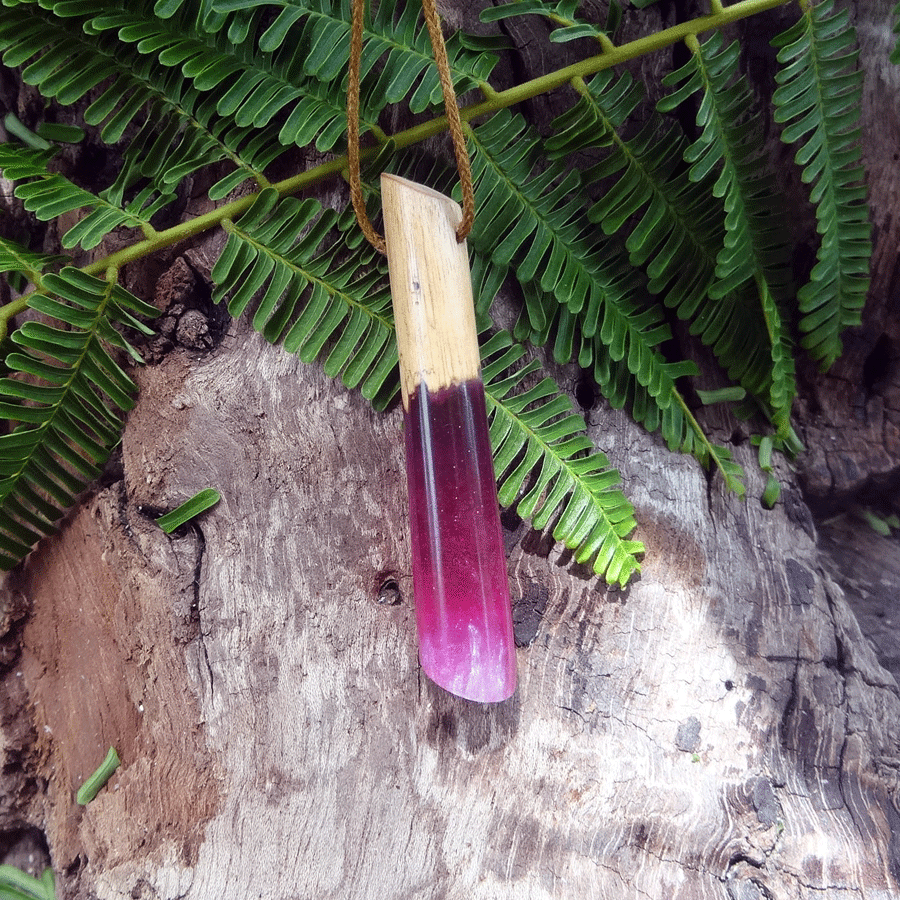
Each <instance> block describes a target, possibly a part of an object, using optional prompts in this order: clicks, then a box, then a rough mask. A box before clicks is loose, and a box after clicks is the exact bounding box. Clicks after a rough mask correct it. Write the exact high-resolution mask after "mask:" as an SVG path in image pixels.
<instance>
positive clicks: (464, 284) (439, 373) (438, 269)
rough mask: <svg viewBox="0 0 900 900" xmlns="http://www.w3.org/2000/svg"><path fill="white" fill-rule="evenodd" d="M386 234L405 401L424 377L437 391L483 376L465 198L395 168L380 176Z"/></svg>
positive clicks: (405, 403)
mask: <svg viewBox="0 0 900 900" xmlns="http://www.w3.org/2000/svg"><path fill="white" fill-rule="evenodd" d="M381 195H382V204H383V208H384V237H385V242H386V244H387V257H388V268H389V271H390V278H391V297H392V299H393V303H394V321H395V322H396V325H397V347H398V349H399V353H400V383H401V389H402V393H403V403H404V405H405V406H408V404H409V398H410V397H411V396H412V394H413V393H414V392H415V390H416V388H417V387H418V385H419V384H424V385H426V386H427V388H428V390H430V391H437V390H439V389H440V388H442V387H449V386H450V385H451V384H459V383H461V382H463V381H470V380H472V379H475V378H478V377H479V375H480V372H481V357H480V355H479V353H478V332H477V329H476V327H475V310H474V306H473V303H472V278H471V274H470V272H469V254H468V251H467V249H466V243H465V241H463V242H462V243H460V242H459V241H457V238H456V228H457V226H458V225H459V223H460V222H461V221H462V211H461V210H460V207H459V204H458V203H455V202H454V201H453V200H451V199H450V198H449V197H445V196H444V195H443V194H440V193H438V192H437V191H433V190H431V189H430V188H428V187H425V186H424V185H421V184H416V183H415V182H412V181H408V180H407V179H405V178H399V177H397V176H396V175H382V176H381Z"/></svg>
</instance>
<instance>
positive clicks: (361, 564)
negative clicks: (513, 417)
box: [17, 328, 900, 900]
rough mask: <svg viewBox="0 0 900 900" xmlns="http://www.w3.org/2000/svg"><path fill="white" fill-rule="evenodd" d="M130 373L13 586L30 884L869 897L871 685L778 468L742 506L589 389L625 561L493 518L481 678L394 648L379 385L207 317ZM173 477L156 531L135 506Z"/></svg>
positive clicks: (239, 890) (876, 849)
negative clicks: (61, 510) (24, 616)
mask: <svg viewBox="0 0 900 900" xmlns="http://www.w3.org/2000/svg"><path fill="white" fill-rule="evenodd" d="M142 382H143V384H142V393H141V398H140V401H139V404H138V407H137V409H136V410H135V412H134V413H133V415H132V417H131V418H130V420H129V426H128V429H127V431H126V436H125V444H124V470H125V471H124V476H125V477H124V482H123V483H122V484H120V485H114V486H113V487H111V488H109V489H107V490H106V491H105V492H104V493H102V494H101V495H100V496H99V497H97V498H96V499H95V500H94V501H92V502H90V503H89V504H88V505H87V506H86V507H85V508H84V509H82V510H81V511H80V512H79V513H78V514H77V515H76V516H75V517H74V519H73V521H72V523H71V524H70V527H69V530H68V531H67V532H66V533H65V534H63V535H62V536H61V538H60V539H58V540H57V541H55V542H53V543H52V544H50V545H49V546H48V547H47V548H46V549H45V550H43V551H42V552H40V553H39V554H37V555H36V556H35V557H34V558H33V560H32V563H31V564H30V565H29V566H28V567H27V568H26V570H25V573H24V575H23V576H22V577H21V578H20V579H19V581H18V583H17V587H18V589H20V590H23V591H25V592H27V594H28V596H29V597H30V598H31V600H32V602H33V604H34V612H33V618H32V621H31V622H30V623H29V624H28V626H26V632H25V637H26V639H25V641H24V646H25V648H26V651H25V656H24V658H23V661H22V664H21V668H20V671H22V672H23V673H24V674H23V677H24V680H25V687H26V689H27V691H28V692H29V696H30V697H31V703H32V705H31V706H30V707H29V710H30V714H32V715H33V716H34V721H35V726H36V727H37V728H38V730H39V731H40V732H41V733H40V737H39V747H40V752H41V754H43V755H44V757H45V758H46V759H47V760H49V761H52V771H53V773H54V774H53V777H52V778H51V780H50V783H49V784H48V786H47V791H46V794H45V796H44V797H43V798H42V799H36V800H35V804H36V806H35V816H37V815H39V814H42V815H44V816H45V818H46V821H47V824H48V829H47V834H48V840H49V842H50V847H51V850H52V852H53V854H54V862H55V864H56V865H57V868H58V870H59V871H60V872H61V873H63V874H62V875H61V882H62V884H63V885H65V886H66V887H65V891H64V894H63V896H65V897H70V898H79V900H81V898H85V900H86V898H89V897H93V896H96V897H99V898H101V900H111V898H120V897H129V896H132V897H148V898H149V897H154V898H157V897H158V898H165V900H175V898H184V900H206V898H210V897H219V896H234V897H253V898H266V900H282V898H284V900H288V898H348V897H353V898H360V900H366V898H373V900H375V898H377V900H386V898H397V900H401V898H402V900H408V898H423V900H424V898H457V897H458V898H463V897H465V898H477V900H481V898H483V900H494V898H498V897H510V898H567V897H598V898H611V897H651V898H663V897H664V898H673V900H675V898H690V900H700V898H727V897H731V898H763V897H773V898H779V900H782V898H794V897H797V898H813V897H823V896H825V897H828V898H829V900H831V898H835V900H844V898H847V900H849V898H851V897H852V898H859V897H866V898H878V900H881V898H888V897H893V896H896V894H895V891H896V889H897V882H896V880H895V877H896V876H895V874H893V873H895V872H896V870H897V864H898V859H897V847H896V836H895V835H896V826H897V824H898V815H897V812H896V788H897V772H898V766H900V759H898V752H897V746H898V722H900V702H898V693H897V685H896V683H895V682H894V681H893V679H892V678H891V677H890V676H889V675H888V674H887V673H886V672H885V671H884V670H883V669H881V668H880V667H879V666H878V664H877V662H876V661H875V659H874V656H873V654H872V652H871V650H870V648H869V647H868V645H867V643H866V641H865V640H864V639H863V638H862V636H861V634H860V633H859V630H858V628H857V626H856V623H855V620H854V619H853V618H852V616H851V615H850V614H849V612H848V609H847V607H846V605H845V603H844V600H843V598H842V596H841V591H840V589H839V588H838V587H837V586H836V585H835V584H834V583H833V582H832V581H830V580H829V579H828V578H826V577H825V576H824V575H823V572H822V570H821V567H820V565H819V562H818V559H817V548H816V543H815V540H814V536H815V532H814V530H813V528H812V526H811V523H810V521H809V520H808V518H807V514H806V512H805V508H804V507H803V506H802V504H801V503H800V502H799V500H798V499H797V497H796V495H795V494H794V493H790V494H789V496H788V498H787V500H786V503H785V504H784V505H783V506H779V507H778V508H776V510H775V511H773V512H771V513H769V512H765V511H764V510H762V509H761V508H760V507H759V506H758V504H755V503H752V502H751V503H742V502H740V501H738V500H737V499H736V498H734V497H732V496H727V495H725V494H723V492H722V489H721V487H720V486H719V485H718V484H713V485H712V486H708V485H707V480H706V477H705V475H704V473H703V472H702V471H701V470H700V469H699V467H698V466H697V464H696V463H694V462H693V461H692V460H690V459H685V458H680V457H674V456H672V455H671V454H669V453H668V452H667V451H666V450H665V449H664V448H663V447H662V446H661V445H660V444H659V443H658V442H657V441H656V440H655V439H653V438H652V437H649V436H647V435H645V434H643V433H642V432H641V431H640V430H639V429H637V428H636V427H635V426H633V425H632V424H630V423H628V422H627V421H626V420H625V418H624V417H623V416H621V415H619V414H617V413H611V412H608V411H606V412H604V411H602V410H595V411H594V413H593V415H594V416H595V418H596V424H595V427H594V429H593V433H594V435H595V437H596V438H597V440H598V441H601V442H602V444H603V445H604V446H605V447H606V448H607V449H608V450H609V452H610V455H611V457H612V460H613V462H614V463H615V464H616V465H618V466H620V467H621V469H622V471H623V473H624V475H625V478H626V480H627V490H628V492H629V493H630V496H632V497H633V499H634V500H635V503H636V506H637V517H638V519H639V521H640V522H641V528H640V532H639V535H638V536H639V537H640V538H642V539H643V540H644V541H645V543H646V544H647V548H648V555H647V560H646V563H645V567H644V573H643V576H642V578H641V579H640V581H639V582H638V583H636V584H634V585H633V586H632V587H631V588H630V589H628V590H627V591H624V592H614V591H607V590H606V589H605V588H604V587H603V586H602V585H601V584H599V583H598V582H597V581H596V579H594V578H591V577H588V576H587V574H586V572H585V571H584V570H583V569H581V568H580V567H577V566H572V565H571V564H570V563H568V562H567V561H566V560H567V554H565V555H561V554H560V553H559V551H558V549H557V548H553V549H549V552H548V548H549V543H548V541H547V540H546V538H545V537H541V536H539V535H535V534H533V533H531V532H529V531H528V530H527V529H526V528H524V527H520V528H518V529H514V530H511V531H509V532H508V535H507V536H508V538H509V542H510V555H509V570H510V575H511V579H512V593H513V596H514V598H515V600H516V601H517V606H516V619H517V628H518V634H519V638H520V641H521V642H522V643H524V644H527V646H523V647H521V648H520V649H519V651H518V656H519V674H520V686H519V689H518V691H517V693H516V695H515V696H514V697H513V698H512V699H511V700H510V701H508V702H506V703H504V704H499V705H496V706H489V707H481V706H478V705H473V704H469V703H466V702H465V701H461V700H458V699H456V698H453V697H451V696H450V695H447V694H445V693H443V692H442V691H440V690H439V689H437V688H434V687H433V686H431V685H430V684H429V683H428V682H427V680H426V679H425V678H424V677H423V676H422V675H421V674H420V672H419V670H418V665H417V662H416V657H415V640H414V623H413V617H412V610H411V609H410V607H409V597H410V595H411V591H410V587H411V586H410V579H409V575H408V572H409V562H408V548H407V541H406V525H405V516H404V507H405V496H404V488H403V479H402V472H403V460H402V446H401V443H402V442H401V415H400V412H399V410H395V411H394V412H393V413H392V414H390V415H387V416H379V415H376V414H374V413H373V412H372V411H371V410H370V409H369V408H368V407H367V406H366V404H365V403H364V402H363V401H362V400H361V399H360V398H359V397H357V396H356V395H354V394H352V393H348V392H346V391H345V390H344V389H343V388H341V387H340V386H339V385H336V384H334V383H332V382H331V381H329V380H328V379H327V378H325V377H324V376H323V375H322V374H321V372H320V371H319V370H318V368H317V367H303V366H302V365H301V364H300V363H299V362H298V361H296V360H295V359H293V358H291V357H288V356H287V355H285V354H283V353H282V352H281V351H279V350H278V349H277V348H272V347H270V346H268V345H266V344H265V343H264V342H263V341H262V340H261V339H259V338H258V337H256V336H254V335H251V334H247V333H245V332H244V331H243V330H242V329H240V328H238V329H236V330H235V331H234V332H233V333H232V334H231V335H229V336H228V337H227V338H226V340H225V342H224V343H223V344H222V345H221V347H220V348H219V349H218V350H217V351H215V352H214V353H213V354H211V355H209V356H207V357H200V358H196V357H194V358H191V357H189V356H188V355H187V354H184V355H180V354H174V355H172V356H170V357H168V358H167V359H166V360H165V361H164V362H163V363H162V364H161V365H160V366H158V367H156V368H153V369H149V370H147V371H146V372H144V373H143V374H142ZM205 486H215V487H217V488H218V489H219V490H220V491H221V492H222V494H223V500H222V502H221V504H220V505H219V506H218V507H217V508H216V509H215V510H214V511H212V512H211V513H209V514H207V515H206V516H204V517H203V518H202V519H201V520H200V521H199V523H198V525H197V527H196V528H195V529H192V530H189V531H188V532H187V533H185V534H184V535H182V536H174V537H171V538H169V537H166V536H165V535H164V534H163V533H162V532H161V531H159V529H158V528H156V526H155V525H153V524H152V523H151V521H149V520H148V518H147V517H146V513H147V511H148V510H149V509H150V508H160V507H166V508H168V507H171V506H174V505H175V504H176V503H178V502H180V501H181V500H183V499H184V498H185V497H187V496H189V495H191V494H192V493H193V492H194V491H196V490H198V489H200V488H202V487H205ZM141 510H144V513H145V514H142V512H141ZM390 580H395V581H396V582H397V584H398V586H399V588H400V596H401V602H400V603H399V604H397V605H390V604H379V603H378V602H377V599H378V597H379V594H380V589H381V587H382V585H383V584H384V582H385V581H390ZM382 596H387V597H388V598H390V597H391V596H392V595H391V593H390V592H389V591H388V593H387V594H386V595H382ZM86 604H89V606H87V608H85V605H86ZM83 610H85V614H89V615H90V620H91V621H92V622H93V623H94V624H95V625H97V624H98V623H99V625H100V627H101V631H100V633H98V634H97V636H96V639H95V640H94V641H93V642H91V643H90V644H89V646H88V647H87V648H86V649H84V648H82V650H79V643H78V642H79V641H81V640H83V639H84V635H85V633H86V632H87V627H86V626H83V627H82V628H81V629H80V630H79V629H74V630H72V631H70V630H69V629H71V628H72V627H73V626H72V623H74V622H76V621H78V619H79V616H80V615H82V611H83ZM65 623H69V624H65ZM79 654H80V655H79ZM85 654H87V658H85ZM64 685H65V686H66V688H65V689H66V690H67V691H69V699H71V696H72V695H73V694H75V695H78V696H80V697H81V698H82V701H83V702H82V703H81V706H80V708H79V709H78V714H77V715H74V714H73V713H72V710H71V709H69V707H68V706H67V704H66V703H64V702H62V699H60V701H59V702H56V703H54V702H52V701H53V698H54V697H57V696H59V695H60V691H61V690H63V686H64ZM111 743H112V744H116V745H117V746H118V747H119V748H120V751H121V755H122V758H123V766H122V768H121V769H120V771H119V773H118V774H117V775H116V776H115V777H114V778H113V780H112V781H111V782H110V785H109V786H108V788H107V789H106V790H105V791H104V792H102V793H101V795H100V796H99V797H98V799H97V800H96V801H95V802H94V803H93V804H91V806H89V807H88V808H87V809H86V810H81V809H79V808H76V807H75V806H74V788H75V787H76V786H77V784H76V783H75V782H76V781H77V779H78V777H79V776H80V777H83V776H84V775H85V774H87V773H88V772H89V771H90V768H92V766H89V763H88V761H89V760H91V761H92V760H93V759H94V757H95V756H98V757H99V758H102V753H103V752H105V749H106V746H108V745H109V744H111ZM99 758H98V761H99ZM42 804H43V805H42ZM67 869H68V871H69V874H68V875H66V874H65V873H66V870H67Z"/></svg>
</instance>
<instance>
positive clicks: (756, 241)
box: [658, 34, 796, 432]
mask: <svg viewBox="0 0 900 900" xmlns="http://www.w3.org/2000/svg"><path fill="white" fill-rule="evenodd" d="M688 43H689V45H690V47H691V50H692V54H691V59H690V61H689V62H688V63H687V64H686V65H684V66H683V67H682V68H681V69H679V70H678V71H676V72H673V73H671V75H667V76H666V78H664V79H663V82H664V84H667V85H669V86H671V85H679V87H678V89H677V90H676V91H674V92H673V93H672V94H670V95H669V96H668V97H665V98H663V100H661V101H660V102H659V104H658V107H659V109H660V110H661V111H667V110H671V109H674V108H675V107H676V106H678V105H679V104H680V103H681V102H682V101H683V100H685V99H686V98H687V97H689V96H691V95H692V94H694V93H695V92H697V91H702V92H703V96H702V100H701V103H700V107H699V109H698V111H697V125H698V126H699V127H700V129H701V133H700V137H699V138H698V139H697V140H696V141H695V142H694V143H693V144H691V145H690V146H689V147H688V148H687V150H686V152H685V154H684V158H685V161H686V162H687V163H689V165H690V167H691V168H690V170H689V177H690V178H691V180H693V181H702V180H704V179H705V178H707V176H709V175H710V174H711V173H715V172H717V173H718V177H717V178H716V181H715V184H714V185H713V193H714V194H715V195H716V196H717V197H722V198H723V201H724V205H725V229H726V234H725V242H724V244H723V246H722V249H721V250H720V251H719V254H718V256H717V258H716V272H715V276H716V280H715V282H714V283H713V285H712V286H711V288H710V290H709V295H710V297H712V298H713V299H717V298H721V297H724V296H726V295H727V294H729V293H731V292H733V291H737V290H740V289H741V288H742V287H744V286H745V285H747V284H748V283H751V284H752V283H754V282H755V284H756V286H757V289H758V292H759V303H760V307H761V309H762V313H763V316H764V318H765V321H766V324H767V327H768V332H769V341H770V347H771V360H770V364H771V367H772V373H771V385H772V386H771V388H770V391H769V401H770V404H771V417H772V420H773V422H774V423H775V424H776V426H777V427H778V429H779V431H780V432H784V431H785V430H786V429H788V428H789V427H790V426H789V424H788V420H789V417H790V401H791V400H792V399H793V397H794V395H795V393H796V387H795V383H794V363H793V355H792V352H791V348H790V342H789V336H788V333H787V329H786V328H785V326H784V324H783V322H782V318H783V311H782V304H785V303H786V302H787V300H788V298H789V295H790V286H791V273H790V268H789V253H788V249H787V244H786V243H785V235H784V234H783V226H782V219H781V217H779V216H778V214H777V212H776V210H777V202H776V197H775V191H774V187H773V185H772V183H771V176H770V174H769V172H768V170H767V169H766V168H765V166H764V165H763V162H762V156H761V148H762V138H761V135H760V130H759V128H758V127H757V123H756V121H755V120H754V119H747V111H748V109H750V108H751V105H752V101H751V95H750V91H749V88H748V87H747V86H746V84H745V83H744V81H743V79H742V78H737V79H735V78H734V73H735V72H736V71H737V57H738V51H739V48H738V44H737V43H736V42H735V43H732V44H730V45H729V46H728V47H723V44H724V41H723V38H722V36H721V34H715V35H713V36H712V37H711V38H709V40H708V41H706V43H705V44H700V43H699V42H697V41H696V39H692V40H691V39H689V41H688Z"/></svg>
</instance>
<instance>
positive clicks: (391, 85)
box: [214, 0, 497, 114]
mask: <svg viewBox="0 0 900 900" xmlns="http://www.w3.org/2000/svg"><path fill="white" fill-rule="evenodd" d="M214 6H215V9H216V10H217V11H219V12H223V13H225V12H231V11H236V10H243V9H247V8H250V7H252V8H256V7H268V8H272V7H275V8H279V9H280V12H279V14H278V15H277V16H276V17H275V19H274V21H271V22H270V21H268V20H266V22H265V25H264V27H263V30H261V31H260V33H259V34H258V36H257V39H258V43H259V47H260V49H261V50H263V51H265V52H266V53H274V52H276V51H279V50H283V49H286V50H287V57H286V58H287V59H288V60H289V64H290V66H291V67H292V68H293V69H294V70H296V71H297V72H302V73H303V74H305V75H307V76H312V77H314V78H316V79H318V80H320V81H322V82H325V83H327V84H332V83H334V82H335V81H338V82H340V80H341V79H342V78H343V76H344V74H345V73H346V71H347V65H348V59H349V46H350V26H349V22H350V4H349V2H348V0H340V2H338V3H334V2H331V0H279V2H275V3H272V2H270V0H215V2H214ZM420 13H421V6H420V4H418V3H416V2H412V0H409V2H402V0H401V2H397V3H389V2H382V3H379V4H378V5H377V9H376V10H375V11H374V13H372V14H371V15H368V16H367V18H366V22H365V26H364V33H363V55H362V59H361V62H360V71H361V75H362V84H361V96H362V104H363V107H364V108H365V109H368V110H370V111H373V112H374V113H375V114H377V112H378V111H380V110H381V109H383V108H384V107H385V106H387V105H389V104H393V103H399V102H401V101H403V100H406V101H408V103H409V106H410V109H411V110H412V112H414V113H418V112H423V111H424V110H426V109H427V108H428V107H429V106H434V105H437V104H440V103H441V102H442V99H443V95H442V93H441V86H440V81H439V78H438V74H437V69H436V68H435V65H434V52H433V50H432V48H431V42H430V40H429V38H428V32H427V29H426V28H425V27H424V24H423V22H422V21H421V17H420ZM446 44H447V56H448V61H449V64H450V73H451V77H452V79H453V85H454V88H455V90H456V92H457V93H458V94H462V93H465V92H466V91H468V90H471V89H472V88H476V87H479V86H480V85H481V84H483V83H485V82H486V81H487V79H488V77H489V76H490V74H491V72H492V71H493V68H494V66H495V65H496V63H497V57H496V56H495V55H494V54H493V53H491V52H489V51H488V50H485V49H484V45H483V44H479V42H477V41H471V40H464V39H463V38H462V35H461V34H459V33H457V34H454V35H452V36H451V37H450V38H449V39H448V40H447V42H446Z"/></svg>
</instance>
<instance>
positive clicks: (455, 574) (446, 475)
mask: <svg viewBox="0 0 900 900" xmlns="http://www.w3.org/2000/svg"><path fill="white" fill-rule="evenodd" d="M406 471H407V476H408V480H409V512H410V531H411V535H412V560H413V591H414V594H415V606H416V625H417V627H418V633H419V658H420V659H421V661H422V668H423V669H424V670H425V674H426V675H428V677H429V678H431V679H432V680H433V681H435V682H436V683H437V684H439V685H440V686H441V687H443V688H445V689H446V690H448V691H450V692H451V693H452V694H456V695H458V696H460V697H464V698H466V699H467V700H478V701H481V702H492V701H498V700H505V699H506V698H507V697H509V696H510V695H511V694H512V693H513V691H514V690H515V689H516V659H515V646H514V644H513V630H512V614H511V609H510V602H509V582H508V580H507V576H506V557H505V555H504V552H503V537H502V533H501V530H500V515H499V510H498V507H497V486H496V483H495V481H494V467H493V464H492V462H491V447H490V441H489V438H488V430H487V415H486V411H485V402H484V386H483V384H482V383H481V381H480V380H474V381H468V382H465V383H463V384H459V385H453V386H451V387H449V388H444V389H442V390H440V391H437V392H435V393H430V392H429V391H428V390H427V389H426V388H425V386H424V385H420V386H419V389H418V390H417V391H416V392H415V394H413V396H412V397H411V398H410V401H409V409H408V410H407V412H406Z"/></svg>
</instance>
